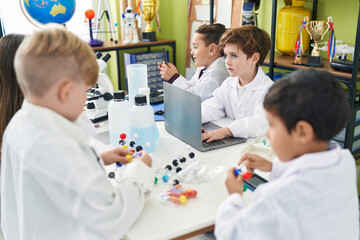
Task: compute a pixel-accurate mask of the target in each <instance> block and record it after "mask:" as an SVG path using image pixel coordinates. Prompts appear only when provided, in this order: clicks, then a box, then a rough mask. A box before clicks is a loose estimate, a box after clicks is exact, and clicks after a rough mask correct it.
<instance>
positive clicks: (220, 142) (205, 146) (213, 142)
mask: <svg viewBox="0 0 360 240" xmlns="http://www.w3.org/2000/svg"><path fill="white" fill-rule="evenodd" d="M222 144H225V142H224V141H223V140H215V141H212V142H209V143H208V142H202V147H203V148H207V147H214V146H218V145H222Z"/></svg>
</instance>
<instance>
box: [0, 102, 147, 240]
mask: <svg viewBox="0 0 360 240" xmlns="http://www.w3.org/2000/svg"><path fill="white" fill-rule="evenodd" d="M102 165H103V162H102V160H101V159H99V161H98V160H97V156H96V154H95V153H94V152H93V151H92V149H91V148H90V147H89V145H88V143H87V135H86V134H85V132H83V130H82V129H81V128H80V127H78V126H77V125H76V124H75V123H73V122H71V121H68V120H67V119H65V118H64V117H62V116H60V115H59V114H57V113H55V112H53V111H51V110H49V109H47V108H42V107H39V106H35V105H32V104H30V103H28V102H27V101H24V103H23V105H22V108H21V109H20V110H19V111H18V112H17V113H16V114H15V116H14V117H13V119H12V120H11V121H10V123H9V125H8V127H7V128H6V131H5V134H4V139H3V148H2V167H1V171H2V172H1V196H2V199H1V200H2V203H1V213H2V215H1V222H2V228H3V231H4V235H5V239H11V240H18V239H20V240H27V239H32V240H41V239H46V240H48V239H61V240H63V239H77V240H81V239H83V240H92V239H120V238H121V237H122V236H123V235H124V234H125V233H126V232H127V231H128V230H129V228H130V227H131V225H132V224H133V223H134V222H135V220H136V219H137V218H138V216H139V214H140V212H141V211H142V208H143V206H144V192H145V190H146V189H148V188H149V186H148V184H153V182H154V176H153V172H152V170H151V169H150V168H149V167H147V166H146V165H145V164H144V163H143V162H141V161H136V162H134V163H133V164H132V163H130V164H129V165H128V166H126V169H124V175H123V178H122V180H121V182H120V184H117V185H116V186H113V185H112V184H111V183H110V181H109V179H108V178H107V175H106V172H105V171H104V169H103V167H102Z"/></svg>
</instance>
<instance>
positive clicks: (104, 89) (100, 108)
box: [85, 52, 114, 123]
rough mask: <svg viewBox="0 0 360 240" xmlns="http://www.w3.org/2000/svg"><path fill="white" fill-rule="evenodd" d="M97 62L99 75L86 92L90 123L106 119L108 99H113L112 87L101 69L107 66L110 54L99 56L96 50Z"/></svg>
mask: <svg viewBox="0 0 360 240" xmlns="http://www.w3.org/2000/svg"><path fill="white" fill-rule="evenodd" d="M95 56H96V57H97V63H98V65H99V76H98V80H97V83H96V85H95V86H94V87H92V88H90V89H89V90H88V91H87V92H86V96H87V101H86V105H85V108H86V115H87V117H88V118H89V119H90V120H91V122H92V123H98V122H101V121H105V120H107V119H108V114H107V107H108V104H109V102H110V100H112V99H113V94H114V87H113V85H112V83H111V80H110V78H109V77H108V75H107V74H106V73H104V72H103V71H104V70H105V68H106V67H107V61H108V60H109V59H110V57H111V56H110V54H108V53H107V54H106V55H105V56H104V57H102V58H101V56H102V54H101V53H100V52H96V53H95Z"/></svg>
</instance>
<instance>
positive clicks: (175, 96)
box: [163, 82, 201, 149]
mask: <svg viewBox="0 0 360 240" xmlns="http://www.w3.org/2000/svg"><path fill="white" fill-rule="evenodd" d="M163 89H164V111H165V130H166V131H167V132H168V133H170V134H172V135H174V136H175V137H177V138H179V139H180V140H182V141H183V142H185V143H187V144H189V145H191V146H192V147H194V148H196V149H201V100H200V97H199V96H197V95H195V94H192V93H190V92H188V91H186V90H184V89H181V88H178V87H176V86H173V85H171V84H169V83H166V82H164V83H163Z"/></svg>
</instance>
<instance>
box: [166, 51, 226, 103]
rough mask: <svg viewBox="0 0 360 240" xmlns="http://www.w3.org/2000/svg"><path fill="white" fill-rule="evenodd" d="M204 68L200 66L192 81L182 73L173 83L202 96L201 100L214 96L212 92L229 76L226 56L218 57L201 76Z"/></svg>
mask: <svg viewBox="0 0 360 240" xmlns="http://www.w3.org/2000/svg"><path fill="white" fill-rule="evenodd" d="M204 68H205V67H198V68H197V69H196V73H195V74H194V76H193V77H192V78H191V80H190V81H188V80H187V79H186V78H184V77H183V76H181V75H180V77H178V78H177V79H176V80H175V81H174V82H173V85H174V86H177V87H179V88H182V89H185V90H187V91H189V92H191V93H193V94H196V95H198V96H200V98H201V101H204V100H206V99H208V98H210V97H212V92H213V91H214V90H215V89H216V88H218V87H219V86H220V85H221V84H222V82H223V81H224V80H225V79H226V78H227V77H228V76H229V72H228V71H227V68H226V66H225V58H224V57H220V58H217V59H216V60H215V61H214V62H212V63H211V64H210V66H209V67H208V68H207V69H206V70H204V72H203V74H202V75H201V77H200V78H199V74H200V71H201V70H203V69H204Z"/></svg>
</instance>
